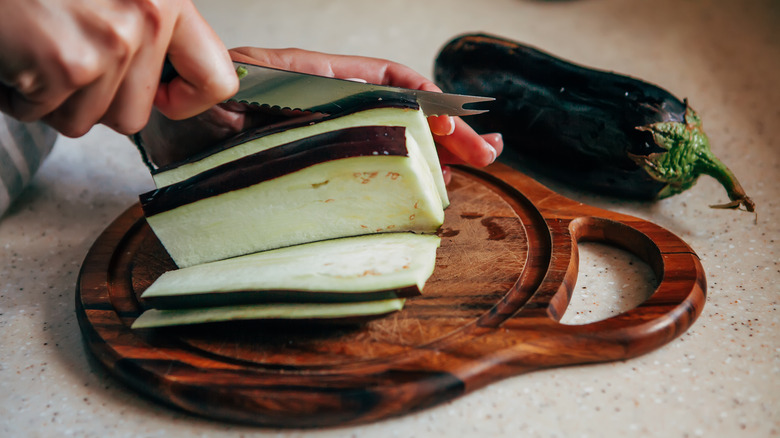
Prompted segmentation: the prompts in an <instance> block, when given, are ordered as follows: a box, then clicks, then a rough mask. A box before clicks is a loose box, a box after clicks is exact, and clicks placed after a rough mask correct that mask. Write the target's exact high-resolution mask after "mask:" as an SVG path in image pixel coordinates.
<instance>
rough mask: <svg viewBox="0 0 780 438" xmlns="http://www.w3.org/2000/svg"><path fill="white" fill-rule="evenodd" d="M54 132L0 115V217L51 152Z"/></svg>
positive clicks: (34, 124) (44, 126) (55, 134)
mask: <svg viewBox="0 0 780 438" xmlns="http://www.w3.org/2000/svg"><path fill="white" fill-rule="evenodd" d="M56 139H57V133H56V131H54V130H53V129H51V128H50V127H48V126H46V125H44V124H43V123H21V122H19V121H17V120H15V119H13V118H11V117H8V116H6V115H4V114H2V113H0V216H2V215H3V214H4V213H5V211H6V210H7V209H8V206H9V205H11V203H12V202H13V200H14V199H16V197H17V196H19V194H20V193H21V192H22V190H23V189H24V187H25V186H26V185H27V183H28V182H29V181H30V179H32V176H33V175H34V174H35V171H36V170H38V167H40V165H41V163H42V162H43V159H44V158H46V156H47V155H48V154H49V152H50V151H51V149H52V147H53V146H54V142H55V140H56Z"/></svg>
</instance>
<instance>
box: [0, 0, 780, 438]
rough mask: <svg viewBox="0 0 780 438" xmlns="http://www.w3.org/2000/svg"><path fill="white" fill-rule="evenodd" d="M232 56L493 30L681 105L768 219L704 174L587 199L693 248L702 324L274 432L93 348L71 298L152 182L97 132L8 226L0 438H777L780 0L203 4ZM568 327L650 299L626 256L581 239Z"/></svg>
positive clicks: (49, 172) (435, 45) (74, 145)
mask: <svg viewBox="0 0 780 438" xmlns="http://www.w3.org/2000/svg"><path fill="white" fill-rule="evenodd" d="M196 3H197V5H198V7H199V8H200V10H201V12H202V13H203V15H204V16H205V17H206V18H207V19H208V20H209V21H210V22H211V23H212V25H213V26H214V28H215V29H216V30H217V32H218V33H219V34H220V35H221V36H222V38H223V39H224V40H225V42H226V44H227V45H228V46H229V47H232V46H239V45H253V46H265V47H301V48H306V49H312V50H319V51H325V52H333V53H344V54H359V55H368V56H376V57H382V58H388V59H392V60H395V61H399V62H401V63H404V64H407V65H409V66H411V67H413V68H415V69H417V70H418V71H420V72H423V73H425V74H431V70H432V65H433V59H434V56H435V54H436V53H437V51H438V49H439V48H440V47H441V46H442V45H443V44H444V43H445V42H446V41H448V40H449V39H450V38H452V37H453V36H455V35H457V34H459V33H463V32H468V31H486V32H490V33H494V34H498V35H502V36H505V37H509V38H512V39H516V40H520V41H523V42H526V43H528V44H531V45H535V46H538V47H540V48H543V49H545V50H547V51H550V52H552V53H555V54H557V55H559V56H562V57H564V58H568V59H571V60H573V61H576V62H579V63H582V64H586V65H590V66H594V67H599V68H602V69H607V70H614V71H618V72H622V73H626V74H630V75H632V76H636V77H641V78H644V79H646V80H648V81H650V82H654V83H657V84H660V85H662V86H664V88H666V89H668V90H669V91H671V92H672V93H674V94H676V95H678V96H680V97H687V98H688V99H689V100H690V102H691V104H692V105H693V106H694V107H695V108H696V109H697V111H698V112H699V114H700V115H701V117H702V119H703V120H704V125H705V129H706V132H707V133H708V134H709V136H710V139H711V141H712V145H713V146H712V148H713V151H714V152H715V154H716V155H718V156H719V157H720V158H721V160H722V161H724V162H725V163H726V164H727V165H728V166H729V167H730V168H731V169H732V170H733V171H734V173H735V174H736V175H737V176H738V177H739V178H740V180H741V183H742V185H743V186H744V187H745V188H746V190H747V191H748V193H749V195H750V196H751V197H752V198H753V199H754V200H755V202H756V204H757V206H758V214H757V216H754V215H752V214H749V213H745V212H736V211H724V210H714V209H710V208H708V205H710V204H715V203H719V202H722V201H724V200H725V199H726V197H725V193H724V192H723V190H722V189H721V188H720V186H719V185H718V184H717V183H715V182H714V180H712V179H711V178H707V177H702V178H701V180H700V182H699V183H698V184H697V185H696V186H695V187H694V188H692V189H691V190H689V191H688V192H686V193H684V194H681V195H678V196H675V197H672V198H668V199H665V200H662V201H660V202H655V203H642V202H632V201H623V200H617V199H613V198H607V197H600V196H594V195H591V194H588V193H585V192H581V191H578V190H577V189H576V188H572V187H567V186H563V185H560V184H557V183H555V182H553V181H543V182H544V183H545V184H546V185H548V186H549V187H551V188H552V189H554V190H556V191H558V192H559V193H561V194H563V195H565V196H568V197H571V198H574V199H577V200H580V201H582V202H585V203H587V204H591V205H595V206H598V207H603V208H607V209H610V210H615V211H619V212H623V213H628V214H631V215H634V216H639V217H642V218H645V219H647V220H650V221H652V222H655V223H657V224H658V225H661V226H663V227H665V228H667V229H668V230H670V231H671V232H673V233H675V234H677V235H678V236H679V237H681V238H682V239H683V240H685V241H686V242H687V243H688V244H689V245H690V246H691V247H692V248H693V249H694V250H695V251H696V253H697V254H698V255H699V257H700V258H701V261H702V264H703V266H704V269H705V271H706V275H707V282H708V297H707V303H706V305H705V307H704V310H703V312H702V314H701V316H700V317H699V319H698V320H697V321H696V322H695V324H694V325H693V326H692V327H691V328H690V329H689V330H688V331H687V332H686V333H685V334H683V335H682V336H680V337H679V338H677V339H675V340H673V341H672V342H670V343H669V344H667V345H666V346H664V347H662V348H660V349H658V350H656V351H653V352H651V353H649V354H646V355H643V356H640V357H638V358H635V359H631V360H626V361H621V362H614V363H607V364H601V365H591V366H578V367H569V368H558V369H553V370H548V371H542V372H534V373H530V374H525V375H520V376H516V377H512V378H508V379H505V380H502V381H500V382H497V383H494V384H492V385H489V386H487V387H485V388H483V389H480V390H478V391H476V392H474V393H471V394H469V395H466V396H464V397H461V398H459V399H456V400H454V401H452V402H448V403H445V404H443V405H440V406H437V407H434V408H431V409H428V410H425V411H422V412H419V413H415V414H412V415H408V416H403V417H399V418H394V419H390V420H385V421H380V422H377V423H373V424H367V425H362V426H358V427H343V428H330V429H324V430H307V431H304V430H276V429H262V428H254V427H246V426H238V425H233V424H227V423H220V422H215V421H209V420H204V419H200V418H196V417H193V416H190V415H188V414H185V413H182V412H179V411H175V410H172V409H169V408H167V407H164V406H162V405H160V404H158V403H156V402H153V401H150V400H149V399H147V398H145V397H142V396H140V395H139V394H138V393H136V392H135V391H134V390H132V389H129V388H128V387H126V386H125V385H123V384H122V383H120V382H118V381H117V380H115V379H114V378H113V377H112V376H111V375H109V374H108V373H107V372H106V371H105V370H104V369H103V368H102V367H101V365H99V364H98V363H97V362H96V361H95V360H93V359H92V358H91V356H90V354H88V352H87V350H86V347H85V345H84V343H83V342H82V336H81V332H80V330H79V327H78V323H77V321H76V315H75V308H74V306H75V305H74V293H75V292H74V289H75V285H76V279H77V275H78V271H79V268H80V265H81V262H82V260H83V258H84V256H85V254H86V252H87V251H88V249H89V247H90V245H91V244H92V243H93V242H94V240H95V239H96V237H97V236H98V234H99V233H100V232H101V231H102V230H103V229H104V228H105V227H106V226H107V225H108V224H109V223H110V221H111V220H113V219H114V218H115V217H116V216H118V215H119V214H120V213H121V212H122V211H124V210H125V209H126V208H127V207H128V206H130V205H131V204H132V203H134V202H136V200H137V195H138V194H139V193H142V192H144V191H146V190H148V189H149V188H151V186H152V182H151V179H150V177H149V175H148V173H147V171H146V169H145V168H144V166H143V164H142V163H141V160H140V158H139V156H138V153H137V152H136V151H135V149H134V148H133V147H132V146H131V145H130V143H129V142H128V141H127V139H126V138H124V137H122V136H120V135H117V134H115V133H113V132H112V131H110V130H108V129H106V128H103V127H96V128H94V129H93V130H92V131H91V132H90V133H89V134H87V135H86V136H84V137H82V138H79V139H65V138H62V139H60V140H59V141H58V143H57V144H56V145H55V148H54V151H53V153H52V155H51V156H50V157H49V158H48V160H47V161H46V162H45V163H44V165H43V167H42V168H41V170H40V172H39V173H38V175H37V176H36V177H35V179H34V180H33V183H32V185H31V186H30V187H29V189H28V190H27V191H26V192H25V193H24V195H23V196H22V198H21V199H19V200H18V202H16V203H15V204H14V205H13V206H12V208H11V210H10V211H9V212H8V214H7V215H6V216H5V217H3V218H2V220H0V278H1V279H2V280H1V281H0V436H3V437H28V436H29V437H49V436H59V437H64V436H76V437H115V436H116V437H124V436H127V437H136V436H139V437H163V436H164V437H176V436H193V437H194V436H202V437H239V436H242V437H249V436H258V437H262V436H274V437H301V436H306V437H322V438H324V437H362V436H370V437H396V436H397V437H406V438H409V437H431V436H441V437H444V436H446V437H460V436H464V437H465V436H474V437H476V436H479V437H487V436H493V437H499V436H507V437H624V436H632V437H633V436H636V437H664V438H671V437H679V438H687V437H697V436H706V437H743V436H744V437H771V436H778V435H780V342H779V341H780V321H779V319H780V313H779V312H778V298H780V294H779V292H780V247H779V246H778V240H779V239H780V232H779V231H780V221H778V219H777V218H778V215H779V214H780V204H779V199H780V143H778V138H780V110H778V103H779V102H780V86H779V85H778V71H780V31H778V29H780V3H778V2H777V1H775V0H745V1H739V2H735V1H730V0H689V1H684V2H682V1H676V0H663V1H660V0H659V1H653V2H627V1H623V0H572V1H531V0H493V1H490V2H478V1H468V0H457V1H453V0H448V1H444V0H434V1H426V2H420V1H417V0H404V1H387V2H382V3H381V5H380V4H379V3H376V2H370V1H358V0H355V1H338V2H327V1H303V0H286V1H284V2H257V1H250V0H243V1H238V0H233V1H222V2H206V1H198V2H196ZM580 266H581V268H580V276H579V279H578V283H577V285H576V290H575V295H574V298H573V301H572V307H571V308H570V309H569V311H568V312H567V314H566V316H565V320H566V321H567V322H569V323H582V322H586V321H590V320H593V319H597V318H604V317H606V316H608V315H610V314H613V313H614V312H616V311H619V310H620V309H626V308H630V307H631V306H634V305H636V304H637V303H638V302H639V301H641V300H642V298H643V297H644V296H646V294H647V293H648V291H649V290H648V288H647V286H645V284H647V282H648V281H649V276H650V274H649V270H648V269H647V268H646V267H644V266H643V264H642V263H637V262H636V260H634V259H633V257H632V256H630V255H627V254H626V253H624V252H622V251H619V250H615V249H613V248H609V247H605V246H602V245H595V244H589V245H583V248H582V249H581V261H580Z"/></svg>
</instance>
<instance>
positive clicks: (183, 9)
mask: <svg viewBox="0 0 780 438" xmlns="http://www.w3.org/2000/svg"><path fill="white" fill-rule="evenodd" d="M0 17H2V18H0V111H2V112H5V113H8V114H9V115H11V116H12V117H14V118H16V119H19V120H21V121H34V120H43V121H45V122H46V123H48V124H49V125H51V126H53V127H54V128H55V129H57V130H58V131H60V132H61V133H63V134H65V135H67V136H71V137H77V136H81V135H83V134H85V133H86V132H88V131H89V130H90V129H91V128H92V126H93V125H95V124H97V123H103V124H105V125H107V126H109V127H111V128H112V129H114V130H116V131H117V132H120V133H122V134H132V133H135V132H138V131H139V130H140V129H141V128H143V127H144V125H146V122H147V119H148V117H149V113H150V111H151V108H152V105H153V104H154V105H155V106H156V107H157V108H158V109H159V110H160V111H161V112H162V113H163V114H165V115H166V116H167V117H169V118H171V119H183V118H187V117H191V116H194V115H196V114H199V113H201V112H203V111H205V110H206V109H208V108H210V107H212V106H213V105H214V104H216V103H217V102H220V101H222V100H224V99H226V98H228V97H230V96H231V95H233V94H234V93H235V92H236V90H237V89H238V80H237V78H236V75H235V72H234V70H233V66H232V64H231V62H230V57H229V55H228V53H227V50H226V49H225V47H224V45H223V44H222V42H221V41H220V40H219V38H217V36H216V34H215V33H214V31H213V30H212V29H211V28H210V27H209V26H208V24H207V23H206V22H205V20H203V18H202V17H201V16H200V15H199V13H198V12H197V10H196V9H195V7H194V6H193V4H192V3H191V1H190V0H127V1H123V0H103V1H99V0H62V1H56V2H55V1H45V2H42V1H33V0H3V1H2V2H0ZM166 54H167V56H168V57H169V59H170V61H171V63H172V64H173V65H174V67H175V68H176V70H177V72H178V73H179V77H178V78H176V79H174V80H173V81H171V82H170V83H168V84H164V85H161V86H159V87H158V83H159V79H160V73H161V70H162V64H163V61H164V59H165V57H166Z"/></svg>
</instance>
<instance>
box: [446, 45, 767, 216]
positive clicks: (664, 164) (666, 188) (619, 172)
mask: <svg viewBox="0 0 780 438" xmlns="http://www.w3.org/2000/svg"><path fill="white" fill-rule="evenodd" d="M434 77H435V81H436V82H437V84H438V85H439V86H440V87H441V88H442V90H444V91H445V92H452V93H463V94H475V95H482V96H491V97H494V98H495V99H496V100H495V101H493V102H491V103H490V104H489V105H485V106H484V108H486V109H489V110H490V111H489V112H487V113H483V114H479V115H474V116H469V117H468V118H467V119H465V120H466V121H467V122H468V123H469V124H470V125H471V126H472V127H473V128H474V129H475V130H477V131H478V132H481V133H486V132H500V133H502V134H503V137H504V142H505V144H506V146H507V148H506V149H507V150H508V151H510V152H515V153H518V154H520V156H522V157H523V158H526V159H530V160H531V161H532V163H534V166H535V169H540V170H542V171H543V172H546V173H547V174H550V175H551V176H553V177H555V178H557V179H560V180H563V181H566V182H569V183H572V184H575V185H577V186H578V187H583V188H587V189H591V190H593V191H596V192H599V193H607V194H612V195H618V196H624V197H630V198H640V199H658V198H664V197H667V196H671V195H674V194H677V193H680V192H682V191H684V190H687V189H688V188H690V187H691V186H693V185H694V184H695V183H696V180H697V179H698V177H699V176H700V175H701V174H707V175H711V176H713V177H714V178H716V179H717V180H718V181H719V182H720V183H721V184H722V185H723V186H724V188H725V189H726V191H727V193H728V196H729V198H730V200H731V202H729V203H726V204H722V205H716V206H713V207H719V208H738V207H740V206H744V208H745V209H746V210H748V211H754V209H755V205H754V203H753V201H752V200H751V199H750V198H749V197H748V196H747V195H746V194H745V191H744V190H743V189H742V186H741V185H740V184H739V182H738V181H737V179H736V177H735V176H734V174H733V173H732V172H731V171H730V170H729V169H728V168H727V167H726V166H725V165H724V164H723V163H722V162H720V161H719V160H718V159H717V158H716V157H715V156H714V155H713V154H712V152H711V151H710V146H709V140H708V138H707V136H706V134H705V133H704V131H703V130H702V125H701V120H700V119H699V117H698V116H697V115H696V113H695V111H694V110H693V109H692V108H690V107H689V106H688V103H687V101H686V100H680V99H678V98H676V97H675V96H674V95H672V94H671V93H669V92H668V91H666V90H664V89H662V88H660V87H658V86H656V85H653V84H649V83H647V82H644V81H641V80H639V79H635V78H631V77H628V76H624V75H620V74H616V73H612V72H607V71H602V70H595V69H591V68H587V67H584V66H580V65H576V64H573V63H571V62H568V61H565V60H562V59H560V58H557V57H555V56H553V55H551V54H548V53H545V52H543V51H540V50H538V49H535V48H533V47H529V46H526V45H523V44H521V43H519V42H516V41H512V40H508V39H505V38H502V37H498V36H493V35H486V34H465V35H460V36H458V37H456V38H455V39H453V40H452V41H450V42H449V43H447V44H446V45H445V46H444V47H443V48H442V49H441V51H440V52H439V54H438V56H437V58H436V62H435V70H434Z"/></svg>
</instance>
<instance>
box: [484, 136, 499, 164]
mask: <svg viewBox="0 0 780 438" xmlns="http://www.w3.org/2000/svg"><path fill="white" fill-rule="evenodd" d="M485 146H486V147H487V149H488V152H490V162H488V164H490V163H492V162H494V161H496V156H497V155H498V154H497V152H496V148H494V147H493V145H492V144H490V143H489V142H488V141H487V140H485Z"/></svg>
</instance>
